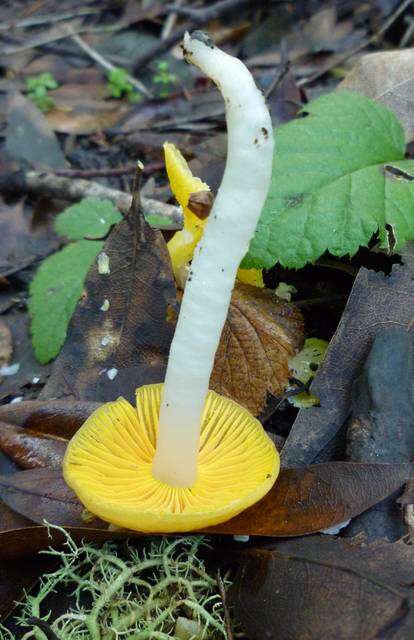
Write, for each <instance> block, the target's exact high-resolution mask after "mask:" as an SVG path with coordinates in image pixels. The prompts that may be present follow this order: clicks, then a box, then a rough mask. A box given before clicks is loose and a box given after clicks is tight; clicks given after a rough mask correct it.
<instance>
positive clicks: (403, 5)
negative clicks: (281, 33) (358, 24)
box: [297, 0, 413, 87]
mask: <svg viewBox="0 0 414 640" xmlns="http://www.w3.org/2000/svg"><path fill="white" fill-rule="evenodd" d="M412 3H413V0H404V2H402V3H401V4H400V5H399V6H398V7H397V9H396V10H395V11H394V13H393V14H392V15H391V16H390V17H389V18H388V20H386V22H385V23H384V24H383V26H382V27H381V29H379V31H376V32H375V33H374V34H372V36H371V37H370V38H368V39H367V40H364V42H363V43H362V44H360V45H358V46H357V47H354V49H350V50H349V51H347V52H346V53H344V54H343V55H342V56H339V57H337V58H335V60H333V61H332V62H331V63H329V64H328V65H327V66H326V67H324V68H323V69H319V71H316V73H314V74H313V75H311V76H309V77H308V78H302V80H299V81H298V82H297V85H298V87H303V86H304V85H305V84H311V83H312V82H315V80H319V78H321V77H322V76H324V75H325V74H326V73H328V72H329V71H331V69H334V68H335V67H337V66H338V65H340V64H342V63H343V62H345V61H346V60H348V58H350V57H351V56H353V55H355V54H356V53H359V52H360V51H362V50H363V49H365V48H366V47H368V46H369V45H370V44H372V43H373V42H375V40H377V39H378V38H379V37H380V36H382V35H384V33H385V32H386V31H388V29H389V28H390V27H391V26H392V25H393V24H394V22H395V21H396V20H397V18H399V17H400V15H401V14H402V13H403V12H404V11H405V10H406V9H408V7H409V6H410V4H412Z"/></svg>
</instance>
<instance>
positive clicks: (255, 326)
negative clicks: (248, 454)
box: [210, 284, 303, 415]
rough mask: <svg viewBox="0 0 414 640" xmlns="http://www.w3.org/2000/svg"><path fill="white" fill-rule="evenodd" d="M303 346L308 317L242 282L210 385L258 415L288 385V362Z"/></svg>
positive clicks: (226, 326)
mask: <svg viewBox="0 0 414 640" xmlns="http://www.w3.org/2000/svg"><path fill="white" fill-rule="evenodd" d="M302 342H303V319H302V316H301V313H300V311H298V309H296V308H295V307H294V306H293V305H292V304H289V303H287V302H284V301H283V300H280V299H278V298H277V297H276V296H275V294H274V292H273V291H269V290H266V289H259V288H258V287H252V286H250V285H245V284H238V285H237V286H236V288H235V289H234V291H233V296H232V299H231V306H230V309H229V314H228V317H227V321H226V324H225V326H224V329H223V333H222V335H221V340H220V344H219V347H218V350H217V353H216V359H215V363H214V369H213V373H212V375H211V378H210V387H211V388H212V389H214V391H217V392H218V393H221V394H223V395H225V396H228V397H230V398H232V399H233V400H236V401H237V402H239V403H240V404H241V405H243V406H244V407H246V408H247V409H249V411H251V413H253V414H254V415H258V414H259V413H260V411H261V410H262V409H263V408H264V406H265V404H266V396H267V393H268V392H270V393H273V394H274V395H276V396H278V395H281V394H282V393H283V389H284V387H285V386H286V384H287V382H288V376H289V368H288V359H289V357H290V356H292V355H293V354H294V353H296V351H297V350H298V349H299V348H300V347H301V345H302Z"/></svg>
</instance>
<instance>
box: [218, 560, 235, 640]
mask: <svg viewBox="0 0 414 640" xmlns="http://www.w3.org/2000/svg"><path fill="white" fill-rule="evenodd" d="M217 586H218V588H219V592H220V596H221V601H222V603H223V610H224V625H225V627H226V640H233V638H234V636H233V629H232V624H231V619H230V611H229V607H228V604H227V594H226V588H225V586H224V583H223V580H222V579H221V575H220V573H219V572H218V571H217Z"/></svg>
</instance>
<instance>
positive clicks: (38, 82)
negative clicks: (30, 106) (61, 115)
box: [26, 73, 59, 112]
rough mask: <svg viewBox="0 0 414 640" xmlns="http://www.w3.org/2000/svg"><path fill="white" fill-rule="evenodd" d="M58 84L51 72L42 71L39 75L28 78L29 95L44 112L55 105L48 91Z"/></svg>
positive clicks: (27, 90) (55, 87)
mask: <svg viewBox="0 0 414 640" xmlns="http://www.w3.org/2000/svg"><path fill="white" fill-rule="evenodd" d="M58 86H59V85H58V83H57V82H56V80H55V79H54V77H53V75H52V74H51V73H41V74H40V75H38V76H30V77H29V78H26V92H27V97H28V98H30V100H32V101H33V102H34V103H35V104H36V106H37V107H38V108H39V109H40V110H41V111H44V112H46V111H50V109H52V108H53V107H54V102H53V100H52V99H51V98H50V96H49V95H48V92H49V91H50V89H57V87H58Z"/></svg>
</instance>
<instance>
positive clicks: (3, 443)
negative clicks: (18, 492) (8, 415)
mask: <svg viewBox="0 0 414 640" xmlns="http://www.w3.org/2000/svg"><path fill="white" fill-rule="evenodd" d="M66 446H67V440H65V439H64V438H60V437H57V436H50V435H45V434H41V433H38V432H36V431H31V430H30V429H25V428H24V427H18V426H17V425H14V424H7V423H5V422H0V449H1V450H2V451H3V453H6V454H7V455H8V456H9V458H11V460H13V462H15V463H16V464H18V465H19V466H20V467H22V468H23V469H36V468H38V467H49V468H53V469H60V467H61V464H62V460H63V456H64V454H65V451H66Z"/></svg>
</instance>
